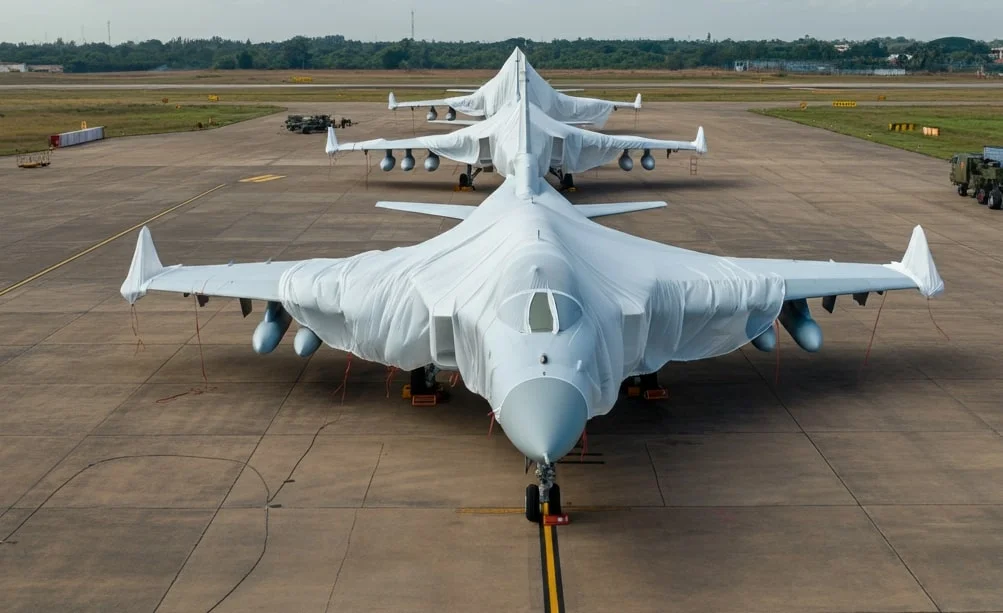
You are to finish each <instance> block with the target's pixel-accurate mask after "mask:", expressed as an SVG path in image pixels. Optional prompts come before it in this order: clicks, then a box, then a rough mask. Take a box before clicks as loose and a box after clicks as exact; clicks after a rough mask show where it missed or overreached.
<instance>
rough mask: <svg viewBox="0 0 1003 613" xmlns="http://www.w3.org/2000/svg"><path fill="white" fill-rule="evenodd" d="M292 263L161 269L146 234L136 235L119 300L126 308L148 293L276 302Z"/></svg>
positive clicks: (150, 240)
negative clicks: (285, 274) (284, 276)
mask: <svg viewBox="0 0 1003 613" xmlns="http://www.w3.org/2000/svg"><path fill="white" fill-rule="evenodd" d="M295 264H296V262H261V263H253V264H222V265H212V266H180V265H177V266H164V265H163V264H161V263H160V257H159V256H158V255H157V250H156V247H154V245H153V238H152V237H151V236H150V230H149V229H148V228H147V227H146V226H144V227H143V229H142V230H140V231H139V239H138V241H137V242H136V252H135V253H134V254H133V256H132V265H131V266H130V267H129V275H128V276H127V277H126V279H125V282H124V283H122V288H121V292H122V297H123V298H125V299H126V300H127V301H128V302H129V303H130V304H135V303H136V301H137V300H139V299H140V298H142V297H143V296H145V295H146V293H147V292H148V291H150V290H159V291H165V292H177V293H184V294H197V295H202V296H221V297H226V298H245V299H252V300H267V301H272V302H277V301H279V300H280V297H279V280H280V279H281V278H282V274H283V273H285V272H286V270H288V269H289V268H291V267H292V266H293V265H295Z"/></svg>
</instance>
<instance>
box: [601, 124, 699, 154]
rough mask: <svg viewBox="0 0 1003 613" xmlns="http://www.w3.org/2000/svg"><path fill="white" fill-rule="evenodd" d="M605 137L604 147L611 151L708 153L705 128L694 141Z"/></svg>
mask: <svg viewBox="0 0 1003 613" xmlns="http://www.w3.org/2000/svg"><path fill="white" fill-rule="evenodd" d="M604 136H605V138H604V139H603V145H604V146H606V147H608V148H611V149H625V150H626V149H635V150H643V149H657V150H667V151H695V152H697V153H700V154H704V153H707V138H706V137H705V136H704V133H703V126H701V127H700V128H699V129H697V137H696V139H695V140H692V141H681V140H660V139H657V138H645V137H643V136H616V135H612V134H606V135H604Z"/></svg>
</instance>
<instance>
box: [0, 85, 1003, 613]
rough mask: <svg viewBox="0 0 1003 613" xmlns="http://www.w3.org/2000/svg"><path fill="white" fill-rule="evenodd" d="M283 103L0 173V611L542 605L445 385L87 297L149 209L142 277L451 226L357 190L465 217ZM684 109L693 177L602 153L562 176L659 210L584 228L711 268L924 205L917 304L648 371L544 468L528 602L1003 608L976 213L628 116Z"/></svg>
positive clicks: (1001, 222) (932, 170)
mask: <svg viewBox="0 0 1003 613" xmlns="http://www.w3.org/2000/svg"><path fill="white" fill-rule="evenodd" d="M290 112H306V113H309V112H334V113H336V114H338V115H341V114H344V115H346V116H350V117H352V118H353V119H356V120H357V121H360V125H358V126H356V127H352V128H349V129H347V130H345V131H339V138H341V139H342V140H345V141H347V140H350V139H351V140H361V139H365V138H372V137H375V136H409V135H411V133H412V122H411V114H410V113H409V112H407V111H403V112H401V111H398V112H397V114H396V115H395V114H394V113H391V112H389V111H386V110H385V109H384V108H383V105H380V104H344V105H339V106H338V107H337V108H331V107H330V106H329V105H324V104H303V105H294V106H293V108H291V109H290ZM422 117H423V114H417V113H416V114H415V120H416V122H417V123H416V128H415V129H416V130H417V131H418V132H419V133H425V132H434V131H442V130H443V129H444V127H441V126H436V127H429V126H426V125H424V124H423V122H422V121H421V118H422ZM283 119H284V116H271V117H266V118H261V119H258V120H254V121H249V122H246V123H242V124H238V125H234V126H229V127H226V128H222V129H219V130H213V131H208V132H199V133H187V134H169V135H161V136H150V137H134V138H120V139H113V140H108V141H104V142H99V143H95V144H89V145H85V146H81V147H79V148H73V149H67V150H60V151H57V152H56V153H55V154H54V156H53V164H52V166H51V167H49V168H46V169H39V170H18V169H16V168H15V167H14V160H13V159H12V158H6V159H3V160H0V162H3V164H2V165H0V185H2V186H3V198H2V199H0V216H2V217H0V218H2V220H3V221H2V230H0V253H2V255H3V257H2V259H0V398H2V401H0V407H2V408H0V475H2V478H0V540H2V541H3V543H2V544H0V599H2V600H0V609H2V610H4V611H12V612H13V611H144V612H148V611H160V612H163V613H167V612H175V611H176V612H191V611H209V610H213V611H220V612H222V611H274V610H289V611H316V612H322V611H460V610H469V609H472V608H473V609H476V610H484V611H543V610H548V609H547V607H548V606H550V605H549V603H550V600H549V588H550V585H549V584H548V582H547V580H546V579H545V575H544V571H545V570H546V568H545V567H546V565H547V564H548V563H549V562H550V561H551V559H553V558H551V559H548V557H547V556H546V555H541V532H540V531H539V529H538V528H536V527H535V526H533V525H531V524H529V523H527V522H526V520H525V519H524V518H523V516H522V511H521V507H522V497H523V488H524V487H525V486H526V484H527V483H529V482H530V477H528V476H527V475H525V474H523V461H522V458H521V457H520V456H519V454H518V452H516V451H515V450H514V448H513V447H512V446H511V445H510V444H509V443H508V441H507V440H506V439H505V437H504V436H503V435H502V434H501V433H500V432H498V431H496V432H494V434H493V435H492V436H488V431H489V419H488V416H487V414H488V406H487V404H486V403H485V402H484V401H483V400H481V399H480V398H477V397H475V396H473V395H472V394H470V393H469V392H467V391H466V390H464V389H463V386H462V383H461V384H459V385H457V387H455V388H454V389H453V392H454V394H453V398H452V400H451V401H450V402H448V403H446V404H443V405H440V406H436V407H431V408H412V407H411V406H410V405H409V404H407V403H406V402H404V401H402V400H401V399H400V389H399V388H400V385H401V384H402V383H404V377H403V376H400V375H398V376H396V377H395V378H391V379H390V381H389V383H388V374H389V373H388V371H387V369H386V368H384V367H383V366H380V365H375V364H367V363H362V362H360V361H359V360H355V361H354V362H352V363H351V364H350V365H349V363H348V360H347V357H346V355H345V354H343V353H341V352H338V351H334V350H331V349H322V350H321V351H319V352H318V353H317V354H315V355H314V356H313V357H312V358H310V359H308V360H303V359H300V358H298V357H296V356H295V354H294V353H293V352H292V348H291V343H292V338H291V335H290V337H289V338H287V339H286V340H285V341H283V343H282V346H280V348H279V349H278V350H276V352H275V353H273V354H270V355H267V356H259V355H256V354H255V353H254V352H253V351H252V350H251V347H250V337H251V332H252V331H253V329H254V327H255V325H256V324H257V321H258V317H260V312H261V305H256V307H257V310H256V312H255V314H254V315H252V316H251V317H249V318H248V319H242V318H241V316H240V311H239V306H238V305H237V303H236V302H235V301H228V300H216V299H213V300H212V301H210V302H209V304H208V305H207V306H206V307H205V308H201V309H197V310H196V309H195V307H194V303H193V300H192V299H191V298H187V299H185V298H182V297H180V296H174V295H152V294H151V295H150V296H147V297H146V298H144V299H143V300H142V301H141V302H140V303H139V304H138V305H137V308H136V313H135V316H133V315H132V313H131V312H130V309H129V306H128V305H127V304H126V303H125V302H124V301H123V300H122V298H121V296H119V294H118V288H119V285H120V284H121V282H122V280H123V278H124V277H125V274H126V271H127V268H128V266H129V260H130V257H131V254H132V251H133V249H134V245H135V237H136V232H135V231H132V232H129V233H126V234H125V235H124V236H122V237H120V238H117V239H115V240H110V241H108V239H109V238H112V237H114V236H116V235H118V234H120V233H122V232H123V231H124V230H127V229H129V228H131V227H133V226H135V225H138V224H141V223H142V222H144V221H146V220H149V219H150V218H153V217H154V216H157V215H159V214H161V213H163V212H164V211H168V210H170V212H168V213H166V214H164V215H162V216H161V217H159V218H157V219H156V220H155V221H153V222H152V223H150V227H151V230H152V232H153V237H154V240H155V242H156V244H157V247H158V249H159V252H160V256H161V258H162V260H163V262H164V263H165V264H173V263H179V262H181V263H185V264H201V263H223V262H228V261H230V260H236V261H258V260H266V259H268V258H275V259H300V258H308V257H320V256H329V257H339V256H346V255H350V254H354V253H358V252H360V251H364V250H368V249H387V248H391V247H393V246H397V245H403V244H411V243H415V242H419V241H422V240H425V239H427V238H429V237H431V236H434V235H436V234H438V233H440V232H442V231H443V230H444V229H446V228H448V227H451V226H452V225H453V224H454V223H456V222H454V221H450V220H440V219H437V218H432V217H423V216H417V215H411V214H407V213H401V212H396V211H387V210H380V209H376V208H374V206H373V205H374V203H375V202H376V201H377V200H381V199H384V200H415V201H427V202H449V203H457V204H476V203H478V202H479V201H480V200H481V199H482V198H483V197H484V196H485V195H486V194H487V193H489V192H490V191H491V190H492V189H493V187H495V186H497V185H498V184H499V182H500V181H499V178H498V177H497V176H494V175H483V176H481V177H479V178H478V188H479V189H478V191H477V192H454V191H453V190H452V186H453V184H454V182H455V181H456V175H457V174H458V172H459V170H458V169H456V168H455V167H454V166H453V165H452V164H447V163H445V161H444V163H443V166H442V168H440V170H439V171H438V172H435V173H426V172H424V171H421V170H418V171H415V172H413V173H410V174H407V173H403V172H401V171H400V170H396V171H394V172H392V173H389V174H387V173H382V172H380V171H379V170H378V168H377V164H378V161H379V160H378V157H379V155H380V154H379V153H378V152H377V153H375V154H374V155H373V156H372V159H370V160H369V162H370V166H371V167H372V171H371V172H370V173H369V174H367V172H366V168H367V160H366V158H365V157H363V156H362V155H361V154H344V155H342V156H340V157H339V158H338V159H337V160H336V161H335V163H334V164H333V165H332V164H330V163H329V161H328V159H327V157H326V156H325V155H324V154H323V147H324V137H323V135H310V136H303V135H296V134H290V133H286V132H285V131H284V130H283V129H282V128H281V123H282V120H283ZM634 120H635V118H634V115H633V113H623V112H621V113H617V114H615V115H614V116H613V118H612V120H611V122H610V124H609V126H608V129H609V131H611V132H617V133H629V132H634V131H635V127H634ZM700 124H702V125H703V126H704V127H705V129H706V131H707V135H708V140H709V143H710V149H711V153H710V155H708V156H706V157H705V158H702V159H700V160H699V161H698V162H697V163H696V166H695V167H693V170H692V171H691V162H690V159H689V157H688V156H686V155H679V154H677V155H673V156H672V157H671V158H670V159H668V160H665V159H664V158H661V157H660V158H659V159H658V167H657V168H656V169H655V171H653V172H644V171H642V170H641V169H640V167H639V166H638V168H637V169H635V170H634V171H633V172H631V173H623V172H621V171H619V170H617V169H616V167H615V165H611V166H610V167H606V168H603V169H601V170H599V171H598V172H589V173H585V174H583V175H581V176H579V177H577V183H578V187H579V189H578V191H577V192H576V193H573V194H570V195H569V197H570V198H571V199H572V200H573V201H574V202H576V203H589V202H606V201H627V200H655V199H664V200H667V201H668V202H669V207H668V208H665V209H659V210H653V211H646V212H639V213H633V214H629V215H623V216H618V217H612V218H607V219H604V220H603V221H602V222H603V223H605V224H608V225H610V226H613V227H616V228H618V229H621V230H623V231H626V232H629V233H632V234H636V235H639V236H643V237H646V238H649V239H653V240H657V241H662V242H666V243H671V244H674V245H678V246H681V247H686V248H690V249H698V250H701V251H707V252H712V253H717V254H727V255H736V256H761V257H793V258H805V259H808V258H813V259H828V258H833V259H836V260H843V261H850V260H853V261H867V262H879V263H884V262H889V261H892V260H896V259H899V258H900V256H901V255H902V253H903V251H904V249H905V246H906V243H907V242H908V239H909V235H910V232H911V230H912V227H913V226H914V225H915V224H923V226H924V227H925V228H926V230H927V235H928V237H929V240H930V243H931V248H932V250H933V253H934V256H935V258H936V260H937V264H938V266H939V268H940V272H941V274H942V275H943V277H944V279H945V280H946V284H947V292H946V294H945V295H943V296H941V297H938V298H937V299H935V300H933V301H932V302H930V303H929V304H928V303H927V301H926V300H924V299H923V298H922V297H920V296H919V295H918V294H916V293H914V292H895V293H890V294H888V295H887V298H886V299H884V300H882V298H881V297H880V296H874V295H872V296H871V297H870V300H869V301H868V303H867V306H866V307H859V306H857V305H856V304H854V303H853V301H852V300H850V299H849V298H841V299H840V300H839V302H838V303H837V307H836V311H835V313H833V314H832V315H829V314H827V313H825V312H824V311H822V310H821V308H820V307H818V305H817V301H816V303H813V304H814V308H815V310H816V318H817V319H818V320H819V322H820V324H821V326H822V328H823V330H824V332H825V334H826V337H827V343H826V346H825V347H824V348H823V350H822V351H821V352H820V353H817V354H807V353H805V352H803V351H801V350H799V349H798V348H797V347H796V346H795V345H794V343H793V342H792V341H791V339H790V338H789V337H788V336H787V335H786V333H783V334H782V336H781V348H780V354H779V355H780V357H779V360H778V359H777V356H776V354H764V353H760V352H758V351H756V350H755V349H753V348H752V347H751V346H748V347H746V348H743V349H742V350H740V351H738V352H735V353H733V354H730V355H727V356H724V357H721V358H717V359H713V360H706V361H702V362H695V363H684V364H670V365H668V366H666V367H665V368H664V369H663V371H662V372H661V380H662V382H663V383H664V384H665V385H666V387H667V388H668V391H669V397H668V399H667V400H663V401H652V402H641V401H636V400H631V399H626V398H625V399H623V400H622V401H621V402H620V404H619V405H618V406H617V407H616V408H615V409H614V410H613V412H612V413H610V414H609V415H608V416H605V417H602V418H598V419H596V420H594V421H593V422H591V423H590V426H589V437H588V438H589V441H588V447H589V449H588V451H589V454H590V455H588V456H584V457H583V458H584V459H585V460H587V461H585V462H579V461H578V460H579V458H578V457H572V458H568V461H566V462H565V463H562V464H561V465H560V466H559V469H558V480H559V482H560V484H561V487H562V493H563V498H564V503H565V507H566V510H567V511H568V512H569V513H570V514H571V518H572V524H571V525H569V526H566V527H560V528H558V529H557V534H558V535H559V555H557V556H554V557H555V558H556V559H553V561H554V562H555V563H556V567H557V569H558V570H559V577H560V584H561V585H560V586H561V588H562V593H561V596H562V598H563V602H561V603H560V608H563V610H565V611H568V612H569V613H570V612H572V611H574V612H579V611H583V612H585V611H588V612H591V611H595V612H599V611H652V612H654V611H659V612H663V611H681V612H682V611H685V612H691V611H719V612H732V611H734V612H750V611H752V612H756V611H763V612H767V611H768V612H791V613H802V612H815V611H817V612H838V611H880V612H897V611H938V610H942V611H1000V610H1003V588H1001V586H1003V556H1001V551H1003V537H1001V536H1000V535H1001V534H1003V487H1001V486H1000V485H999V483H1000V481H1001V478H1003V440H1001V438H1000V428H1001V427H1003V406H1001V402H1000V400H1001V396H1003V371H1001V368H1000V364H1001V360H1003V326H1000V324H999V315H998V313H999V310H1000V307H1001V306H1003V266H1001V265H1003V261H1001V260H1003V213H1001V212H997V211H989V210H987V209H986V208H985V207H980V206H979V205H977V204H975V203H974V201H973V200H971V199H962V198H959V197H958V196H957V195H956V193H955V192H954V190H953V189H952V187H951V186H950V184H949V183H948V179H947V173H948V165H947V163H946V162H942V161H939V160H934V159H931V158H926V157H923V156H920V155H916V154H912V153H907V152H904V151H899V150H896V149H892V148H888V147H884V146H881V145H875V144H871V143H867V142H863V141H859V140H855V139H853V138H850V137H846V136H841V135H837V134H833V133H828V132H823V131H819V130H815V129H813V128H809V127H805V126H800V125H796V124H793V123H787V122H783V121H781V120H777V119H772V118H768V117H763V116H759V115H754V114H751V113H747V112H745V111H744V110H743V108H742V106H741V105H734V104H706V103H705V104H658V103H654V104H649V105H646V106H645V109H644V110H643V111H642V112H641V113H640V115H639V116H638V125H637V128H636V130H637V131H639V132H642V133H644V134H646V135H650V136H656V137H662V138H686V139H689V138H692V137H693V134H694V133H695V131H696V126H697V125H700ZM419 168H420V166H419ZM691 172H694V173H695V174H691ZM186 202H187V204H184V205H183V206H180V207H178V206H177V205H179V204H181V203H186ZM172 207H176V208H173V210H171V209H172ZM106 241H107V242H106ZM95 245H100V246H99V247H97V248H95V249H92V250H91V251H89V252H88V253H87V254H86V255H83V256H81V257H76V258H75V259H72V261H68V262H66V261H67V260H68V259H70V258H73V257H74V256H76V255H78V254H80V253H82V252H84V251H86V250H88V249H90V248H92V247H94V246H95ZM63 262H66V263H65V264H62V263H63ZM61 264H62V265H61ZM46 270H49V272H46V273H45V274H42V275H40V276H37V277H36V278H34V279H33V280H31V281H30V282H27V283H24V284H22V285H20V286H17V287H16V289H13V290H9V291H8V290H7V289H4V288H11V287H14V286H16V285H17V284H19V283H21V282H22V281H24V280H25V279H29V278H32V277H33V276H35V275H37V274H38V273H40V272H43V271H46ZM879 313H880V320H878V314H879ZM196 326H198V331H197V332H196ZM875 326H876V332H875ZM938 326H939V328H940V329H941V330H942V331H940V330H938ZM872 332H874V337H873V345H871V346H870V350H869V351H870V353H869V359H868V361H867V363H866V365H865V363H864V358H865V355H866V354H867V352H868V348H869V345H870V344H871V336H872ZM551 610H556V609H551Z"/></svg>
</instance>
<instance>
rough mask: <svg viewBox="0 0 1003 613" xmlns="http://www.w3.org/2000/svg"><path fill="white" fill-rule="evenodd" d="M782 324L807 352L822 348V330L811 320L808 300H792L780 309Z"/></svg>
mask: <svg viewBox="0 0 1003 613" xmlns="http://www.w3.org/2000/svg"><path fill="white" fill-rule="evenodd" d="M779 319H780V324H781V325H782V326H783V327H784V329H786V330H787V332H788V333H790V335H791V338H793V339H794V342H795V343H797V344H798V346H799V347H801V348H802V349H804V350H805V351H811V352H815V351H818V350H819V349H821V348H822V328H820V327H819V325H818V324H817V323H815V320H814V319H812V318H811V312H810V311H809V310H808V301H807V300H803V299H802V300H790V301H787V302H785V303H784V306H783V308H782V309H780V317H779Z"/></svg>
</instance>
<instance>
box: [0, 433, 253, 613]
mask: <svg viewBox="0 0 1003 613" xmlns="http://www.w3.org/2000/svg"><path fill="white" fill-rule="evenodd" d="M143 458H174V459H188V460H206V461H214V462H227V463H230V464H236V465H238V466H240V467H241V468H242V469H243V468H249V469H251V471H252V472H253V473H254V474H255V475H256V476H257V477H258V480H259V481H260V482H261V485H262V486H263V487H264V488H265V500H266V502H265V504H264V505H263V507H264V510H265V530H264V532H265V533H264V538H263V540H262V544H261V552H260V553H259V554H258V557H257V558H256V559H255V561H254V563H253V564H251V567H250V568H248V570H247V571H246V572H245V573H244V574H243V576H241V578H240V579H239V580H238V581H237V583H236V584H234V586H233V587H231V588H230V589H229V590H228V591H227V592H226V593H225V594H224V595H223V596H222V597H221V598H220V599H219V600H217V601H216V602H215V603H214V604H213V605H212V606H211V607H209V608H208V609H206V613H211V612H212V611H214V610H215V609H216V608H217V607H219V605H221V604H222V603H223V601H225V600H226V599H227V598H228V597H229V596H230V595H232V594H233V593H234V592H235V591H236V590H237V588H239V587H240V585H241V584H242V583H243V582H244V581H245V580H246V579H247V578H248V577H249V576H250V575H251V573H253V572H254V570H255V569H256V568H257V567H258V564H260V563H261V560H262V559H263V558H264V557H265V552H266V551H267V550H268V535H269V519H270V518H269V513H268V511H269V508H268V501H270V500H271V499H272V495H271V491H270V489H269V487H268V483H267V482H266V481H265V478H264V476H263V475H262V474H261V472H260V471H259V470H258V469H257V468H255V467H254V465H252V464H251V463H250V461H249V460H236V459H233V458H223V457H218V456H201V455H189V454H179V453H148V454H129V455H121V456H114V457H110V458H103V459H101V460H97V461H94V462H90V463H88V464H87V465H86V466H84V467H83V468H81V469H79V470H77V471H76V472H75V473H73V474H72V475H70V476H69V477H68V478H67V479H65V480H64V481H63V482H62V483H60V484H59V486H58V487H56V489H54V490H52V492H50V493H49V495H48V496H46V497H45V499H43V500H42V502H40V503H39V504H38V505H37V506H36V507H35V508H34V509H32V510H31V512H29V513H28V515H27V516H25V518H24V519H22V520H21V522H20V523H18V524H17V525H16V526H15V527H14V529H13V530H11V531H10V532H9V533H8V534H7V535H6V536H5V537H4V538H3V539H0V545H3V544H6V545H14V544H16V543H17V542H18V541H12V540H11V538H12V537H13V536H14V535H16V534H17V533H18V531H20V530H21V528H23V527H24V526H25V525H26V524H27V523H28V522H29V521H31V519H32V518H34V517H35V515H37V514H38V513H39V512H40V511H41V510H42V509H43V508H44V507H45V506H46V505H47V504H48V503H49V501H50V500H52V499H53V498H54V497H55V496H56V495H57V494H58V493H59V492H61V491H62V490H63V489H64V488H66V486H68V485H69V484H71V483H73V481H75V480H76V479H77V477H80V476H81V475H83V474H84V473H86V472H87V471H89V470H91V469H92V468H96V467H98V466H102V465H104V464H109V463H112V462H119V461H123V460H137V459H143ZM225 502H226V496H224V497H223V498H222V499H221V500H220V502H219V504H218V505H217V506H216V510H215V513H216V514H218V513H219V511H220V509H221V508H222V507H223V504H224V503H225ZM213 518H215V514H214V515H213ZM212 521H213V520H210V521H209V524H208V525H207V526H206V532H207V531H208V530H209V526H210V525H212ZM204 536H205V532H203V533H202V535H201V536H200V537H199V541H201V540H202V538H203V537H204ZM197 548H198V543H196V546H195V547H194V548H192V553H194V551H195V549H197ZM189 557H191V554H189ZM185 563H187V560H185ZM183 567H184V564H183V565H182V568H183ZM172 585H173V582H172ZM169 592H170V588H168V590H167V592H165V593H164V597H163V598H161V600H160V602H158V603H157V606H156V607H155V608H154V612H156V611H157V610H158V609H159V608H160V606H161V605H162V604H163V602H164V599H165V598H166V597H167V593H169Z"/></svg>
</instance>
